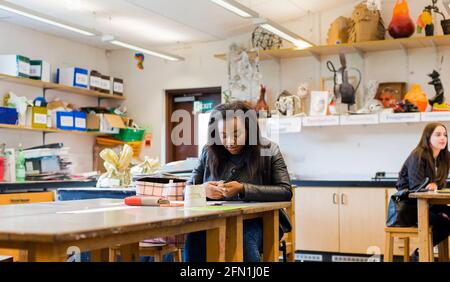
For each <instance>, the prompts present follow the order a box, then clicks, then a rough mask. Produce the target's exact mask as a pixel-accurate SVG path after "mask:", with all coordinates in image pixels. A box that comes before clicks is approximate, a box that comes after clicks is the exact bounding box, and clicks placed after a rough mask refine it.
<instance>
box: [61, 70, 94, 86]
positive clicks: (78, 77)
mask: <svg viewBox="0 0 450 282" xmlns="http://www.w3.org/2000/svg"><path fill="white" fill-rule="evenodd" d="M57 76H58V83H59V84H62V85H67V86H71V87H79V88H88V84H89V72H88V70H86V69H82V68H76V67H75V68H64V69H61V68H60V69H58V75H57Z"/></svg>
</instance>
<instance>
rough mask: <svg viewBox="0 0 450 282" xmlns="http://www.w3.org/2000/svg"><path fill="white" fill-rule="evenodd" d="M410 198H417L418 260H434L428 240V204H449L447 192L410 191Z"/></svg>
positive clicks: (449, 199) (449, 195)
mask: <svg viewBox="0 0 450 282" xmlns="http://www.w3.org/2000/svg"><path fill="white" fill-rule="evenodd" d="M409 197H410V198H415V199H417V215H418V225H419V226H418V227H419V261H420V262H432V261H433V260H434V254H433V246H432V242H430V237H429V236H428V232H429V229H430V222H429V206H430V204H437V205H448V204H450V194H449V193H436V192H426V193H412V194H410V195H409Z"/></svg>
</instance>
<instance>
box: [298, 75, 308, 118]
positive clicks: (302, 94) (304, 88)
mask: <svg viewBox="0 0 450 282" xmlns="http://www.w3.org/2000/svg"><path fill="white" fill-rule="evenodd" d="M309 94H310V90H309V84H308V83H301V84H300V86H299V87H298V89H297V96H298V98H300V105H299V113H300V114H301V115H305V116H306V102H305V100H306V99H307V98H308V97H309Z"/></svg>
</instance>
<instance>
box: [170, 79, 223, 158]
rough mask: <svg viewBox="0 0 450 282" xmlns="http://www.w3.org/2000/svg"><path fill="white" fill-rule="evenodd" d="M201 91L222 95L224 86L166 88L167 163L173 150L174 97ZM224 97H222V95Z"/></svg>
mask: <svg viewBox="0 0 450 282" xmlns="http://www.w3.org/2000/svg"><path fill="white" fill-rule="evenodd" d="M199 93H201V94H202V95H203V94H217V93H220V94H221V95H222V87H221V86H216V87H203V88H189V89H169V90H165V103H166V109H165V110H166V114H165V119H164V122H165V128H166V132H165V135H166V136H165V139H166V140H165V146H166V152H165V158H166V159H165V163H168V162H169V160H171V159H172V158H171V155H170V154H171V152H170V148H171V146H172V144H171V140H170V138H169V137H170V136H171V133H172V129H173V128H174V126H172V122H171V121H170V118H171V113H172V111H173V107H172V98H173V97H174V96H179V95H186V96H189V95H193V94H199ZM221 99H222V97H221Z"/></svg>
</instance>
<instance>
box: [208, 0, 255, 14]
mask: <svg viewBox="0 0 450 282" xmlns="http://www.w3.org/2000/svg"><path fill="white" fill-rule="evenodd" d="M210 1H211V2H214V3H216V4H217V5H219V6H222V7H223V8H225V9H227V10H229V11H231V12H233V13H235V14H237V15H239V16H241V17H243V18H257V17H259V15H258V13H256V12H255V11H253V10H251V9H249V8H248V7H246V6H244V5H242V4H241V3H239V2H237V1H234V0H210Z"/></svg>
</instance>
